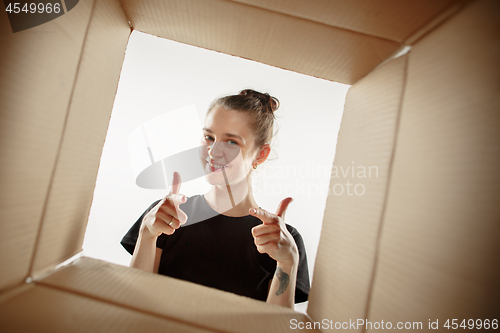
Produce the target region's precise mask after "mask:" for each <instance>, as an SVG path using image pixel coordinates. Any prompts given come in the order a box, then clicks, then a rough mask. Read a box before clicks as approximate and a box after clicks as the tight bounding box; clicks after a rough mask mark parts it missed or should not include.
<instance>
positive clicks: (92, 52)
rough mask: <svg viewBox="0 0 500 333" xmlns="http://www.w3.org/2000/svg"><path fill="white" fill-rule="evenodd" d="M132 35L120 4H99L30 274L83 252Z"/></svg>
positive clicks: (94, 15) (85, 50)
mask: <svg viewBox="0 0 500 333" xmlns="http://www.w3.org/2000/svg"><path fill="white" fill-rule="evenodd" d="M72 12H73V11H71V12H70V13H69V14H71V13H72ZM129 35H130V26H129V24H128V21H127V19H126V17H125V15H124V14H123V11H122V8H121V6H120V4H119V3H118V2H116V1H111V0H106V1H97V2H96V3H95V6H94V8H93V15H92V20H91V21H90V25H89V28H88V32H87V37H86V41H85V44H84V50H83V53H82V57H81V61H80V66H79V68H78V77H77V79H76V81H75V83H74V89H73V92H72V95H71V100H70V105H69V111H68V115H67V119H66V124H65V125H66V126H65V130H64V132H63V137H62V143H61V148H60V151H59V153H58V157H57V166H56V168H55V171H54V175H53V178H52V184H51V187H50V190H49V193H48V198H47V202H46V207H45V213H44V215H43V219H42V228H41V230H40V236H39V239H38V242H37V248H36V252H35V258H34V263H33V267H32V271H31V275H36V274H37V272H39V271H43V270H46V269H50V268H52V267H54V266H55V265H57V264H59V263H61V262H63V261H64V260H66V259H68V258H70V257H71V256H73V255H74V254H76V253H78V252H81V250H82V243H83V237H84V235H85V226H86V222H87V219H88V216H89V211H90V205H91V202H92V195H93V190H94V187H95V179H96V177H97V170H98V168H99V159H100V158H101V152H102V147H103V145H104V139H105V138H106V131H107V129H108V123H109V118H110V116H111V109H112V107H113V101H114V97H115V92H116V88H117V82H118V78H119V76H120V71H121V64H122V62H123V58H124V56H125V48H126V46H127V42H128V37H129ZM61 221H65V222H64V223H61ZM54 239H59V240H60V241H59V242H54V241H53V240H54Z"/></svg>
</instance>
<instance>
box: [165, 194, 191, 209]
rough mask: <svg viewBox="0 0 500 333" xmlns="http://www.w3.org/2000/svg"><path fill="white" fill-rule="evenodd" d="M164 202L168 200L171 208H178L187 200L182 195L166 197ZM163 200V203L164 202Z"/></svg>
mask: <svg viewBox="0 0 500 333" xmlns="http://www.w3.org/2000/svg"><path fill="white" fill-rule="evenodd" d="M166 200H168V201H169V202H170V203H171V204H172V206H179V205H180V204H183V203H185V202H186V200H187V198H186V196H185V195H184V194H172V193H170V194H169V195H167V197H166ZM166 200H165V201H166Z"/></svg>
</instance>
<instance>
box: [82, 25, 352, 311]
mask: <svg viewBox="0 0 500 333" xmlns="http://www.w3.org/2000/svg"><path fill="white" fill-rule="evenodd" d="M349 87H350V86H348V85H345V84H340V83H335V82H331V81H327V80H323V79H318V78H314V77H311V76H307V75H302V74H298V73H295V72H291V71H286V70H283V69H279V68H276V67H272V66H269V65H264V64H261V63H257V62H254V61H250V60H246V59H242V58H238V57H234V56H229V55H225V54H221V53H218V52H214V51H209V50H206V49H202V48H198V47H194V46H189V45H185V44H181V43H177V42H173V41H170V40H166V39H162V38H158V37H155V36H152V35H148V34H144V33H141V32H137V31H134V32H132V35H131V38H130V40H129V44H128V47H127V51H126V56H125V61H124V63H123V68H122V72H121V75H120V81H119V85H118V90H117V94H116V99H115V102H114V106H113V111H112V115H111V119H110V123H109V128H108V133H107V137H106V141H105V145H104V147H103V152H102V156H101V162H100V166H99V173H98V177H97V181H96V188H95V191H94V198H93V203H92V208H91V212H90V216H89V222H88V226H87V230H86V235H85V240H84V244H83V250H84V255H85V256H89V257H93V258H97V259H101V260H105V261H108V262H112V263H115V264H119V265H125V266H128V264H129V262H130V258H131V256H130V255H129V254H128V253H127V252H126V251H125V250H124V249H123V248H122V246H121V245H120V240H121V237H123V235H124V234H125V233H126V232H127V230H128V229H129V228H130V227H131V226H132V224H133V223H134V222H135V221H136V220H137V219H138V218H139V216H140V215H141V214H142V212H143V211H144V210H145V209H146V208H147V207H149V205H150V204H151V203H152V202H154V201H155V200H158V199H160V198H162V197H163V196H165V195H166V194H167V193H168V189H145V188H141V187H139V186H138V185H136V175H137V173H138V171H140V169H141V167H144V166H145V165H147V163H148V154H147V151H146V149H144V150H142V157H141V156H140V154H141V153H134V148H133V147H132V146H133V144H134V142H135V143H137V139H134V138H133V132H134V131H136V132H137V130H138V129H139V132H141V130H140V129H141V126H142V130H144V126H143V125H144V124H145V123H147V122H148V121H149V122H150V123H151V120H153V123H154V122H155V119H160V118H162V117H163V118H162V119H163V121H165V124H166V125H167V123H168V122H169V120H171V119H173V118H172V117H173V115H175V114H180V115H183V114H189V115H190V116H188V117H187V118H186V117H185V118H184V123H183V124H185V123H186V120H187V122H189V126H188V127H184V130H183V132H184V133H178V134H173V133H172V134H171V133H167V134H166V136H164V137H163V138H166V139H167V140H168V138H172V137H176V135H177V136H178V135H183V137H185V136H186V134H185V132H186V131H188V132H189V133H190V134H192V133H195V134H193V135H194V136H196V135H197V137H195V138H194V140H192V141H191V143H189V144H196V142H197V141H199V140H200V138H201V128H202V124H203V121H204V117H205V113H206V110H207V109H208V107H209V105H210V104H211V103H212V101H213V100H214V99H216V98H218V97H221V96H224V95H229V94H237V93H238V92H239V91H240V90H243V89H247V88H251V89H255V90H257V91H262V92H268V93H269V94H270V95H272V96H275V97H276V98H278V99H279V101H280V108H279V110H278V111H277V112H276V117H277V120H276V123H277V127H276V128H275V132H276V135H275V137H274V139H273V142H272V145H271V146H272V153H271V156H270V157H269V159H268V160H267V161H266V162H265V163H263V165H261V166H259V169H258V170H256V171H257V172H256V173H255V174H254V176H253V183H254V185H253V188H254V195H255V198H256V201H257V203H258V204H259V205H260V206H261V207H262V208H264V209H266V210H268V211H270V212H273V213H274V211H275V210H276V208H277V206H278V204H279V202H280V201H281V200H282V199H284V198H285V197H287V196H291V197H293V198H294V202H293V203H292V204H291V205H290V207H289V209H288V210H287V215H286V222H287V223H288V224H291V225H292V226H294V227H295V228H296V229H297V230H299V232H300V233H301V235H302V237H303V239H304V242H305V245H306V251H307V256H308V264H309V273H310V277H311V281H312V278H313V269H314V262H315V258H316V252H317V248H318V243H319V237H320V233H321V225H322V220H323V213H324V209H325V204H326V198H327V195H328V189H329V183H330V174H331V169H332V164H333V159H334V155H335V146H336V141H337V136H338V130H339V127H340V121H341V117H342V113H343V106H344V102H345V97H346V93H347V91H348V89H349ZM318 120H321V121H318ZM160 126H161V125H160ZM146 127H147V126H146ZM169 128H171V127H169ZM146 130H147V129H146ZM196 133H199V134H196ZM186 140H187V139H186ZM192 142H194V143H192ZM189 144H188V145H189ZM148 145H151V142H149V143H148ZM155 154H156V152H155V153H154V154H153V155H155ZM162 154H163V155H165V154H168V153H167V152H162ZM162 157H166V156H162ZM208 189H209V185H208V183H206V181H205V180H204V178H203V177H201V178H200V179H196V180H192V181H188V182H186V183H183V184H182V185H181V193H183V194H185V195H187V196H191V195H195V194H203V193H206V192H207V191H208ZM306 208H307V209H306ZM303 304H304V305H299V306H297V307H296V309H298V310H299V311H300V310H301V309H300V306H302V307H303V311H304V312H305V307H306V304H305V303H303Z"/></svg>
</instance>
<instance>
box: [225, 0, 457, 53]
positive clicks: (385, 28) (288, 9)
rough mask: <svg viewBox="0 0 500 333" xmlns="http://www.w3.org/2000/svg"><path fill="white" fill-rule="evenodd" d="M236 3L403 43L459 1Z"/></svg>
mask: <svg viewBox="0 0 500 333" xmlns="http://www.w3.org/2000/svg"><path fill="white" fill-rule="evenodd" d="M233 1H236V2H241V3H246V4H249V5H252V6H258V7H261V8H266V9H269V10H272V11H276V12H280V13H285V14H288V15H292V16H296V17H301V18H305V19H308V20H311V21H315V22H320V23H324V24H327V25H329V26H334V27H339V28H343V29H347V30H352V31H356V32H359V33H363V34H366V35H371V36H377V37H380V38H385V39H389V40H393V41H396V42H400V43H401V42H404V41H405V40H406V39H407V38H408V37H410V36H411V35H412V34H413V33H414V32H416V31H418V30H419V29H420V28H421V27H423V26H424V25H425V24H426V23H427V22H428V21H430V20H431V19H432V18H433V17H435V16H437V15H438V14H439V13H440V12H442V11H443V10H445V9H446V8H447V7H449V6H450V5H452V4H453V3H456V2H459V1H460V0H405V1H401V0H350V1H343V0H308V1H302V0H288V1H280V0H233Z"/></svg>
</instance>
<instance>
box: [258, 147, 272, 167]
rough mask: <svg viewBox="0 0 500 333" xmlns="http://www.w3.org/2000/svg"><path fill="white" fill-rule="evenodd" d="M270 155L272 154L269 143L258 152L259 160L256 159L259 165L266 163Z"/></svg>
mask: <svg viewBox="0 0 500 333" xmlns="http://www.w3.org/2000/svg"><path fill="white" fill-rule="evenodd" d="M269 153H271V146H270V145H269V144H268V143H265V144H264V145H263V146H262V147H260V148H259V149H258V151H257V158H256V159H255V161H256V162H257V164H261V163H264V161H265V160H267V157H268V156H269Z"/></svg>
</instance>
